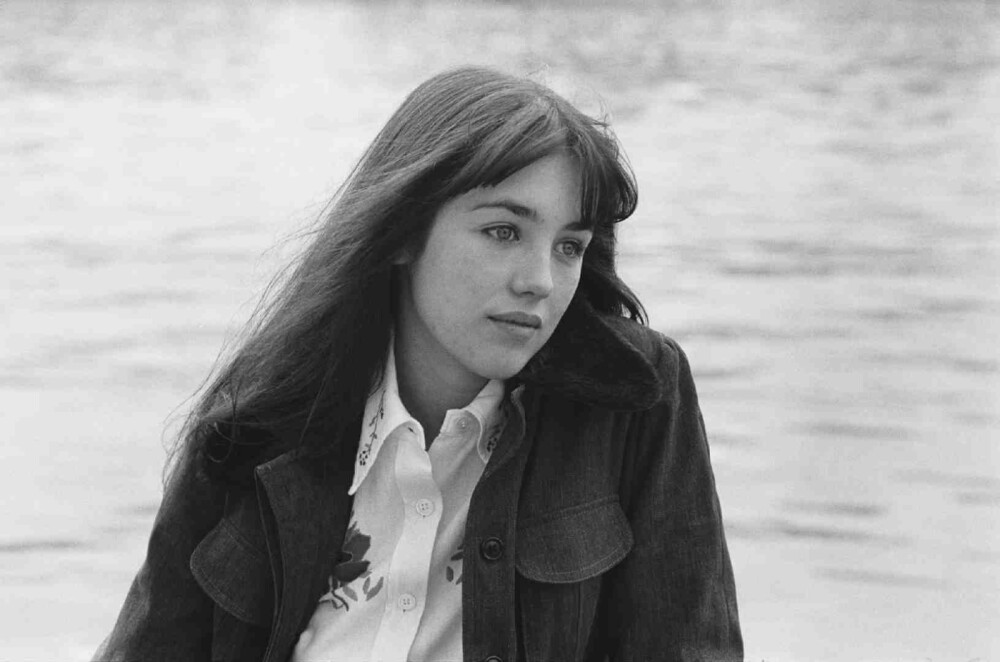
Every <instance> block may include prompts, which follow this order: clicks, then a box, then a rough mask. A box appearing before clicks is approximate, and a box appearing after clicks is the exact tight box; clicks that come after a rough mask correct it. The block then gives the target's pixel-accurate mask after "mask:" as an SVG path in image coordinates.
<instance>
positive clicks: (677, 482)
mask: <svg viewBox="0 0 1000 662" xmlns="http://www.w3.org/2000/svg"><path fill="white" fill-rule="evenodd" d="M657 365H658V370H659V372H660V375H661V378H662V379H663V380H664V385H665V386H664V394H663V397H662V398H661V400H660V402H659V404H658V405H656V406H655V407H654V408H653V409H652V410H649V411H647V412H644V413H642V414H640V415H638V416H636V418H635V419H634V422H633V426H632V428H633V429H632V430H631V434H630V437H631V440H630V441H631V443H630V444H629V451H627V453H628V454H627V456H626V464H625V467H624V476H623V481H624V482H623V487H622V505H623V508H624V509H625V512H626V514H627V516H628V519H629V522H630V525H631V527H632V533H633V537H634V546H633V549H632V551H631V553H630V554H629V555H628V556H627V557H626V559H625V560H624V561H623V562H622V563H621V564H620V565H619V566H618V567H616V568H615V569H613V570H612V571H611V573H610V574H609V577H608V578H607V579H608V585H607V588H608V590H609V591H610V596H611V599H610V601H609V603H608V604H607V608H608V611H607V612H606V618H608V619H609V620H608V623H609V625H610V627H609V633H610V634H611V636H612V639H613V640H612V641H611V642H609V643H611V651H610V653H611V659H613V660H623V661H629V660H635V661H639V660H664V661H667V660H670V661H677V662H681V661H683V662H694V661H696V660H697V661H699V662H701V661H709V660H711V661H716V660H720V661H722V660H724V661H726V662H730V661H734V660H742V659H743V640H742V635H741V633H740V626H739V616H738V613H737V607H736V586H735V582H734V579H733V569H732V564H731V562H730V559H729V552H728V549H727V547H726V540H725V535H724V532H723V527H722V516H721V513H720V509H719V500H718V497H717V495H716V490H715V479H714V477H713V475H712V468H711V464H710V462H709V451H708V442H707V440H706V436H705V428H704V423H703V421H702V416H701V411H700V410H699V407H698V397H697V394H696V393H695V387H694V381H693V379H692V377H691V370H690V368H689V366H688V362H687V357H686V356H685V355H684V353H683V351H682V350H681V349H680V347H678V346H677V345H676V344H675V343H674V342H673V341H672V340H669V339H665V338H662V344H661V346H660V351H659V356H658V361H657Z"/></svg>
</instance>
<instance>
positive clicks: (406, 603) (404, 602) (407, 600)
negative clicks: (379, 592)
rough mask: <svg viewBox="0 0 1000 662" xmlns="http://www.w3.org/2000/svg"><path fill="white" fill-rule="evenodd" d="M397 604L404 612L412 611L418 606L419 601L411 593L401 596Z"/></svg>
mask: <svg viewBox="0 0 1000 662" xmlns="http://www.w3.org/2000/svg"><path fill="white" fill-rule="evenodd" d="M396 604H397V605H399V608H400V609H402V610H403V611H410V610H411V609H413V608H414V607H416V606H417V599H416V598H415V597H413V596H412V595H410V594H409V593H404V594H403V595H401V596H399V600H397V601H396Z"/></svg>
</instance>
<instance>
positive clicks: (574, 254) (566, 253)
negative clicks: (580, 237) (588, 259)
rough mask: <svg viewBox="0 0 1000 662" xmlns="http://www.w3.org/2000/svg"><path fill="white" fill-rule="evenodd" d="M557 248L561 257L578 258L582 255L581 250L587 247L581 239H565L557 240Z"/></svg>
mask: <svg viewBox="0 0 1000 662" xmlns="http://www.w3.org/2000/svg"><path fill="white" fill-rule="evenodd" d="M558 250H559V253H560V254H561V255H562V256H563V257H570V258H578V257H583V252H584V251H585V250H587V247H586V246H584V245H583V242H581V241H577V240H576V239H567V240H566V241H561V242H559V248H558Z"/></svg>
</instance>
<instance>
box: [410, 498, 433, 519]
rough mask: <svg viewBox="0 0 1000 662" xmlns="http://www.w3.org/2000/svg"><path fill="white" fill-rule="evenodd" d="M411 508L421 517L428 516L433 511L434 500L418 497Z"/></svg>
mask: <svg viewBox="0 0 1000 662" xmlns="http://www.w3.org/2000/svg"><path fill="white" fill-rule="evenodd" d="M413 508H414V509H415V510H416V511H417V514H419V515H420V516H421V517H429V516H430V515H432V514H433V513H434V502H433V501H431V500H430V499H418V500H417V502H416V503H414V504H413Z"/></svg>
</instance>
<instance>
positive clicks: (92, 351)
mask: <svg viewBox="0 0 1000 662" xmlns="http://www.w3.org/2000/svg"><path fill="white" fill-rule="evenodd" d="M830 4H832V3H830ZM465 62H480V63H487V64H493V65H497V66H501V67H503V68H506V69H509V70H512V71H516V72H522V73H531V74H533V75H535V76H538V77H539V78H541V79H542V80H544V81H546V82H548V83H549V84H550V85H552V86H553V87H556V88H557V89H559V90H561V91H563V92H564V93H565V94H567V95H568V96H570V97H571V98H573V99H574V100H576V101H577V103H578V104H580V105H581V106H583V107H584V108H586V109H588V110H591V111H598V112H607V113H609V114H610V115H611V117H612V119H613V121H614V123H615V126H616V127H617V129H618V132H619V135H620V137H621V138H622V140H623V142H624V144H625V147H626V149H627V151H628V153H629V155H630V157H631V159H632V162H633V165H634V167H635V169H636V171H637V173H638V177H639V180H640V193H641V203H640V208H639V211H638V213H637V215H636V217H635V218H633V219H631V220H630V221H628V222H627V223H626V224H624V225H623V226H622V238H623V244H622V255H621V261H622V265H623V266H622V270H623V272H624V273H625V275H626V277H627V279H628V280H629V282H630V283H632V284H633V285H634V286H635V289H636V290H637V291H638V292H639V294H640V295H641V296H642V297H643V299H644V300H645V302H646V303H647V305H648V307H649V309H650V312H651V316H652V321H653V325H654V326H656V327H657V328H660V329H662V330H664V331H666V332H667V333H669V334H671V335H673V336H675V337H676V338H678V339H679V340H680V341H681V342H682V343H683V344H684V346H685V347H686V349H687V351H688V353H689V355H690V357H691V359H692V362H693V364H694V366H695V370H696V378H697V381H698V384H699V389H700V393H701V398H702V405H703V409H704V411H705V417H706V420H707V423H708V427H709V433H710V437H711V440H712V443H713V458H714V462H715V465H716V474H717V480H718V484H719V490H720V494H721V498H722V501H723V507H724V511H725V514H726V516H727V522H728V532H729V537H730V545H731V551H732V554H733V558H734V563H735V566H736V572H737V580H738V585H739V590H740V607H741V611H742V616H743V622H744V630H745V637H746V640H747V651H748V660H758V659H762V658H763V659H767V660H772V661H774V660H901V659H914V660H917V659H919V660H923V659H932V660H952V659H954V660H969V659H973V658H980V659H983V660H986V659H991V657H1000V641H998V636H997V635H996V634H995V632H994V631H995V630H996V629H997V628H996V623H997V617H998V615H1000V452H998V450H997V448H998V445H997V434H998V433H997V430H998V427H1000V425H998V424H1000V351H998V349H997V343H996V338H997V337H998V335H1000V259H998V258H1000V223H998V220H1000V219H998V206H997V205H998V202H1000V190H998V189H1000V185H998V182H1000V156H998V155H1000V134H998V131H997V129H996V124H997V117H998V111H1000V11H998V6H997V4H996V3H995V2H972V1H967V0H966V1H963V0H957V1H952V2H932V1H930V0H898V1H897V2H892V3H889V2H879V1H877V0H866V1H861V0H855V1H853V2H842V3H836V6H835V7H833V6H828V3H821V2H819V1H818V0H806V1H803V2H783V1H781V0H757V1H737V0H731V1H723V0H713V1H710V2H701V3H693V2H691V3H687V2H671V3H652V2H650V3H643V2H635V3H631V4H630V5H629V9H628V10H627V11H624V10H621V9H617V8H611V7H604V6H602V5H600V4H590V3H588V4H586V5H585V6H584V7H582V8H571V7H569V6H568V5H561V4H558V3H557V4H548V3H546V4H545V6H536V5H533V4H531V3H518V2H512V3H508V4H493V3H490V4H483V5H478V4H468V5H462V6H461V8H459V7H458V6H451V5H448V4H440V3H434V2H420V3H418V2H411V3H397V2H389V3H371V4H368V5H365V4H352V3H340V2H305V1H302V2H294V1H293V2H263V3H262V2H257V3H252V4H251V3H240V2H199V3H193V2H191V3H188V2H159V3H153V2H148V1H143V0H139V1H129V2H125V1H124V0H120V1H115V2H83V1H77V2H69V1H67V2H29V1H27V0H7V2H4V3H2V4H0V126H2V127H3V128H2V130H0V190H2V191H3V193H4V195H3V204H2V205H0V219H2V220H0V258H2V259H0V277H2V282H3V283H4V284H5V287H3V288H2V289H0V302H2V303H0V315H2V318H3V324H2V327H0V393H2V400H0V402H2V403H3V407H2V408H0V424H2V425H3V427H2V428H0V432H2V434H3V438H4V440H5V441H4V443H3V444H2V446H0V457H2V459H3V461H4V462H3V464H4V467H5V473H4V480H3V481H2V482H0V498H2V504H3V506H4V507H3V508H2V509H0V585H2V586H3V594H4V599H3V605H4V606H3V607H2V608H0V616H2V618H0V660H7V659H10V660H51V659H79V658H85V657H86V656H87V655H89V654H90V652H91V651H92V649H93V648H94V647H95V646H96V644H97V643H98V641H99V640H100V638H101V637H102V636H103V634H104V633H105V632H106V631H107V629H108V628H109V627H110V625H111V623H112V620H113V618H114V615H115V613H116V611H117V609H118V607H119V605H120V603H121V600H122V599H123V597H124V592H125V590H126V588H127V585H128V582H129V581H130V579H131V576H132V574H133V573H134V572H135V570H136V568H137V566H138V564H139V563H140V561H141V558H142V555H143V547H144V544H145V538H146V536H147V535H148V532H149V527H150V524H151V519H152V516H153V514H154V513H155V509H156V505H157V502H158V498H159V479H160V471H161V466H162V460H163V457H164V455H163V449H162V439H161V434H162V429H163V424H164V422H165V420H166V419H167V417H168V416H170V415H171V413H175V414H176V413H177V412H181V411H183V401H184V399H185V398H186V397H187V396H188V395H189V394H190V393H191V392H192V391H193V390H194V389H195V388H196V387H197V386H198V384H199V383H200V380H201V379H202V378H203V377H204V375H205V373H206V371H207V369H208V367H209V366H210V365H211V362H212V360H213V358H214V357H215V354H216V352H217V351H218V348H219V346H220V344H221V342H222V341H223V339H224V338H225V336H226V333H227V329H230V328H231V327H232V325H233V324H234V323H236V322H237V321H238V320H239V319H241V318H242V316H243V315H244V314H245V313H246V311H247V305H248V303H249V302H250V301H251V295H252V292H253V291H254V290H255V289H256V288H259V287H260V285H261V284H262V283H263V282H264V281H265V280H266V279H267V276H268V275H269V274H270V273H271V272H272V271H273V269H274V268H275V267H276V265H277V264H279V263H280V262H281V258H282V256H283V255H285V254H287V249H289V246H290V245H289V244H288V243H283V244H280V245H279V248H278V249H273V250H270V251H268V248H269V247H271V246H272V245H274V244H275V242H276V241H277V240H279V239H282V238H284V237H287V236H288V235H289V234H290V233H291V232H293V230H294V229H295V228H300V227H302V226H303V225H304V224H305V223H306V222H308V221H309V220H310V219H311V218H312V216H313V215H314V214H315V213H316V212H317V210H318V209H319V207H320V206H321V205H322V202H323V200H324V199H325V198H326V197H327V196H328V195H329V194H330V193H331V192H332V191H333V189H334V188H335V187H336V185H337V183H338V180H339V178H340V177H341V176H343V174H345V172H346V171H347V169H348V168H349V166H350V165H351V163H352V161H353V159H355V158H356V157H357V156H358V155H359V153H360V150H361V149H362V148H363V146H364V144H365V143H366V141H367V140H368V139H370V137H371V136H372V135H373V134H374V132H375V130H376V129H377V127H378V126H379V125H380V123H381V122H382V121H384V119H385V118H386V117H387V116H388V114H389V113H390V112H391V110H392V109H393V108H394V107H395V105H396V104H397V103H398V102H399V101H400V100H401V98H402V96H403V95H404V94H405V92H406V91H407V90H408V89H409V88H411V87H412V86H413V85H414V84H415V83H416V82H418V81H419V80H421V79H423V78H425V77H426V76H428V75H430V74H431V73H433V72H436V71H438V70H440V69H441V68H443V67H446V66H451V65H455V64H460V63H465ZM265 251H266V252H265ZM178 407H180V409H178Z"/></svg>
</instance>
